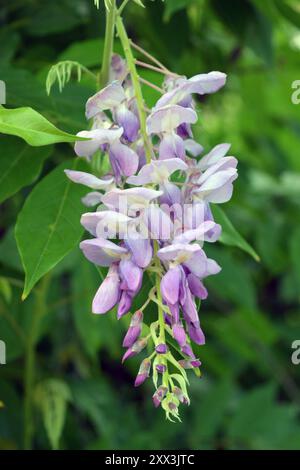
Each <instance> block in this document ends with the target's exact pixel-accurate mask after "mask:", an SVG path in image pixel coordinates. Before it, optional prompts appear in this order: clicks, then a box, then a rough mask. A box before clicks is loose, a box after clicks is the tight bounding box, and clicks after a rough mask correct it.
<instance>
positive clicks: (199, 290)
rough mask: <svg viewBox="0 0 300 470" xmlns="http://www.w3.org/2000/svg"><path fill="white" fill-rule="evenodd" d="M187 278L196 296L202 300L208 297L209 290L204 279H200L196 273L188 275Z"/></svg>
mask: <svg viewBox="0 0 300 470" xmlns="http://www.w3.org/2000/svg"><path fill="white" fill-rule="evenodd" d="M187 280H188V285H189V288H190V291H191V293H192V294H193V295H194V296H196V297H198V298H199V299H202V300H204V299H206V298H207V296H208V293H207V290H206V289H205V287H204V285H203V283H202V281H200V279H199V278H198V277H197V276H195V274H192V273H190V274H189V275H188V277H187Z"/></svg>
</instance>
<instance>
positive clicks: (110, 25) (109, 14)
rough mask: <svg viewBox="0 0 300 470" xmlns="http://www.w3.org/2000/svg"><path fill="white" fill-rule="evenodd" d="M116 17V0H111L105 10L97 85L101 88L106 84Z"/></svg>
mask: <svg viewBox="0 0 300 470" xmlns="http://www.w3.org/2000/svg"><path fill="white" fill-rule="evenodd" d="M115 17H116V0H111V3H110V6H109V7H108V9H107V11H106V25H105V39H104V51H103V57H102V67H101V72H100V75H99V87H100V88H103V87H105V86H106V85H107V84H108V81H109V71H110V64H111V57H112V53H113V47H114V34H115Z"/></svg>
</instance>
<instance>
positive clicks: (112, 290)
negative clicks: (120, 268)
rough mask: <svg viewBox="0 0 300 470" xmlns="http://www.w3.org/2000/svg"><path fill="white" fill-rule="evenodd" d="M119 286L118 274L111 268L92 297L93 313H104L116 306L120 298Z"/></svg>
mask: <svg viewBox="0 0 300 470" xmlns="http://www.w3.org/2000/svg"><path fill="white" fill-rule="evenodd" d="M119 284H120V280H119V276H118V273H117V271H116V269H115V268H114V267H112V269H110V270H109V272H108V275H107V276H106V278H105V279H104V281H103V282H102V284H101V285H100V287H99V289H98V291H97V293H96V295H95V297H94V300H93V307H92V310H93V313H98V314H102V313H106V312H108V311H109V310H111V309H112V308H113V307H114V306H115V305H116V303H117V302H118V300H119V297H120V290H119Z"/></svg>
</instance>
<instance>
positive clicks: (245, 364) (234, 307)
mask: <svg viewBox="0 0 300 470" xmlns="http://www.w3.org/2000/svg"><path fill="white" fill-rule="evenodd" d="M145 5H146V8H145V9H142V8H140V7H138V6H137V5H135V4H134V3H133V2H130V4H129V6H128V8H126V14H125V21H126V24H127V28H128V31H129V34H130V36H131V37H132V38H133V39H134V40H135V42H137V43H138V44H140V45H142V46H143V47H144V48H145V49H147V50H149V51H150V52H151V53H152V54H154V55H155V56H156V57H157V58H158V59H159V60H161V61H162V62H163V63H164V64H165V65H166V66H168V67H169V68H170V69H171V70H174V71H176V72H177V73H180V74H185V75H187V76H192V75H195V74H197V73H201V72H208V71H210V70H221V71H224V72H226V73H227V74H228V82H227V85H226V87H225V88H224V89H223V90H221V91H220V92H219V93H217V94H216V95H213V96H207V97H205V98H204V99H201V100H198V101H197V107H198V109H199V115H200V124H198V125H197V127H196V129H195V134H196V135H197V138H198V140H199V142H200V143H201V144H202V145H204V147H205V149H206V150H208V149H210V148H211V147H212V146H214V145H216V144H217V143H220V142H231V143H232V149H231V153H232V154H233V155H235V156H236V157H237V158H238V159H239V179H238V181H237V182H236V184H235V191H234V197H233V200H232V201H231V202H230V203H229V204H226V205H225V206H224V209H225V211H226V213H227V215H228V216H229V217H230V219H231V220H232V222H233V223H234V225H235V226H236V227H237V228H238V229H239V231H240V232H241V233H242V234H243V235H244V237H246V239H247V240H248V241H249V242H250V243H251V244H252V245H253V246H254V247H255V249H256V250H257V252H258V253H259V256H260V258H261V262H260V263H256V262H255V261H254V260H253V259H252V258H250V257H249V256H248V255H247V254H245V253H243V252H241V251H239V250H238V249H234V248H229V247H224V246H221V245H219V244H217V246H215V247H210V254H211V255H212V256H213V257H214V258H215V259H216V260H217V261H218V262H219V263H220V264H221V265H222V267H223V270H222V272H221V273H220V274H219V275H218V276H215V277H213V278H212V279H211V280H209V282H207V285H208V288H209V293H210V295H209V298H208V300H207V301H205V302H203V304H202V311H201V319H202V325H203V327H204V330H205V331H206V336H207V344H206V345H205V346H203V347H201V348H198V354H199V357H200V358H201V360H202V364H203V365H202V378H201V379H196V378H193V377H191V399H192V403H191V406H190V407H188V408H185V409H184V410H182V419H183V423H182V424H180V423H178V424H172V423H170V422H167V421H165V418H164V415H163V412H162V411H161V410H156V411H154V410H153V407H152V403H151V394H152V393H153V388H152V384H151V383H150V381H148V383H146V384H145V385H143V386H142V387H141V388H139V389H134V388H133V381H134V377H135V374H136V372H137V369H138V364H139V359H132V360H130V361H129V362H128V364H126V366H125V367H123V366H122V365H121V364H120V357H121V354H122V348H121V342H122V336H123V335H124V332H125V329H126V324H127V320H122V321H120V322H117V320H116V318H115V315H113V314H109V315H107V316H101V317H98V316H93V315H92V314H91V309H90V305H91V299H92V297H93V294H94V292H95V290H96V288H97V286H98V284H99V282H100V279H99V273H98V272H97V271H96V269H95V268H94V267H93V266H92V265H91V264H89V263H88V262H86V261H85V259H83V256H82V255H81V253H80V250H79V249H78V248H76V249H75V250H74V251H73V252H72V253H71V254H70V255H68V257H67V258H66V259H65V260H64V261H63V262H62V263H61V264H59V265H58V266H57V267H56V268H55V269H54V271H53V273H52V274H51V275H50V276H48V277H46V279H45V280H44V281H42V283H43V286H44V292H45V298H44V299H42V300H41V298H40V296H39V292H40V291H39V290H38V289H35V290H34V291H33V293H32V294H31V295H30V297H29V298H28V300H26V301H25V302H23V303H22V302H21V300H20V297H21V292H22V284H23V278H24V274H23V271H22V266H21V263H20V259H19V255H18V252H17V248H16V244H15V241H14V235H13V227H14V225H15V221H16V217H17V214H18V212H19V210H20V208H21V207H22V205H23V203H24V200H25V197H26V196H27V195H28V194H29V192H30V191H31V188H32V187H31V186H29V187H27V188H25V189H23V190H22V191H21V192H19V193H18V194H16V195H14V196H13V197H11V198H10V199H8V200H6V201H5V202H4V203H3V204H2V205H1V206H0V217H1V223H0V339H1V340H4V341H5V342H6V345H7V364H6V365H2V366H1V365H0V401H1V404H0V448H2V449H20V448H22V447H23V432H24V411H23V409H24V382H23V375H24V362H25V358H26V351H27V352H28V349H27V348H28V342H29V341H31V340H32V338H31V339H30V333H31V331H32V321H34V311H36V310H38V311H39V312H40V314H41V315H42V327H41V328H40V331H39V337H38V341H37V343H36V362H35V374H36V377H35V380H36V386H35V390H34V402H35V405H34V410H33V411H34V438H33V447H34V449H48V448H51V445H50V442H49V438H50V441H52V443H53V442H54V443H55V442H56V441H58V439H59V441H60V448H62V449H183V448H184V449H300V416H299V411H300V388H299V387H300V381H299V375H300V365H299V366H297V365H293V364H292V362H291V355H292V351H293V350H292V348H291V344H292V342H293V341H294V340H296V339H300V316H299V313H300V305H299V301H300V294H299V291H300V225H299V220H300V217H299V209H300V154H299V152H300V104H299V105H297V104H293V103H292V101H291V96H292V92H293V89H292V83H293V82H294V81H295V80H300V4H299V1H296V0H295V1H292V0H291V1H288V0H264V1H261V0H251V1H250V0H226V1H224V0H165V2H161V1H160V0H155V1H145ZM0 25H1V31H0V44H1V50H0V79H1V80H4V81H5V82H6V86H7V105H8V106H9V107H18V106H31V107H33V108H34V109H36V110H38V111H39V112H41V113H42V114H43V115H45V116H46V117H47V118H48V119H50V120H51V121H52V122H53V123H55V124H57V125H59V126H60V127H61V128H62V129H64V130H67V131H71V132H74V133H76V132H78V131H79V130H82V129H85V128H86V122H85V117H84V106H85V101H86V99H87V98H88V97H89V96H90V95H92V94H93V93H94V92H95V89H94V88H93V84H92V83H90V82H89V80H88V79H86V78H84V79H83V80H82V81H81V83H80V84H78V83H76V80H74V81H72V82H71V83H69V84H68V85H67V86H66V88H65V89H64V91H63V93H59V91H58V90H57V89H56V88H55V89H54V90H53V93H52V94H51V96H50V97H47V95H46V91H45V77H46V75H47V72H48V70H49V68H50V66H51V65H52V64H53V63H56V62H57V61H59V60H62V59H72V60H77V61H79V62H81V63H83V64H84V65H85V66H87V67H89V68H91V69H93V70H96V71H97V70H98V69H99V67H100V62H101V55H102V50H103V34H104V7H103V5H102V6H101V8H100V10H99V11H97V10H96V9H95V8H94V5H93V2H92V0H51V2H49V0H11V1H10V2H3V1H2V2H1V6H0ZM115 50H116V51H119V50H120V47H119V44H118V42H116V46H115ZM144 76H145V77H146V78H147V79H148V80H149V79H150V80H153V81H154V82H155V83H160V81H161V77H160V76H157V74H156V73H155V72H153V73H152V72H151V73H149V72H146V73H145V72H144ZM145 94H146V98H147V102H148V104H149V106H151V105H152V104H153V102H154V101H155V99H157V98H158V95H157V94H156V92H154V91H153V90H150V91H149V89H145ZM20 145H23V146H24V147H25V144H24V142H22V141H20V140H18V139H17V138H13V137H5V136H1V138H0V159H4V158H5V156H7V155H9V152H14V149H17V148H19V147H18V146H20ZM45 152H46V154H45ZM47 152H48V154H49V152H51V157H50V158H48V159H47V161H46V162H45V163H43V162H44V160H45V157H46V156H48V154H47ZM39 158H40V166H39V168H37V171H36V181H37V180H38V178H42V177H43V176H44V175H45V174H47V173H48V172H49V171H50V170H51V169H53V168H55V166H57V165H58V164H59V163H61V162H63V161H64V160H65V159H67V158H73V152H72V149H71V147H70V146H68V145H67V144H61V145H56V146H55V148H54V147H53V148H51V149H49V148H47V151H46V150H45V148H44V150H43V151H42V154H41V155H39ZM3 161H4V160H3ZM1 168H2V170H1V171H2V174H3V171H4V169H3V165H2V166H1ZM0 185H1V174H0ZM49 198H51V194H49ZM33 217H34V214H33ZM78 223H79V222H78ZM32 243H34V240H32ZM141 296H147V292H146V291H143V292H142V294H141ZM139 300H140V299H138V300H137V305H138V303H139ZM27 360H28V357H27Z"/></svg>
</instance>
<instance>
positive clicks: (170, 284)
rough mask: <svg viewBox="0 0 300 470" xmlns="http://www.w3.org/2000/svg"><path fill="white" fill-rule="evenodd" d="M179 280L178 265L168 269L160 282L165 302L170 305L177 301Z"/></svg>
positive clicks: (179, 271)
mask: <svg viewBox="0 0 300 470" xmlns="http://www.w3.org/2000/svg"><path fill="white" fill-rule="evenodd" d="M180 281H181V270H180V268H179V267H178V266H176V267H175V268H171V269H169V270H168V271H167V272H166V274H165V275H164V276H163V278H162V280H161V283H160V289H161V293H162V296H163V299H164V300H165V302H168V303H170V304H172V305H174V304H176V303H177V302H178V299H179V285H180Z"/></svg>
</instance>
